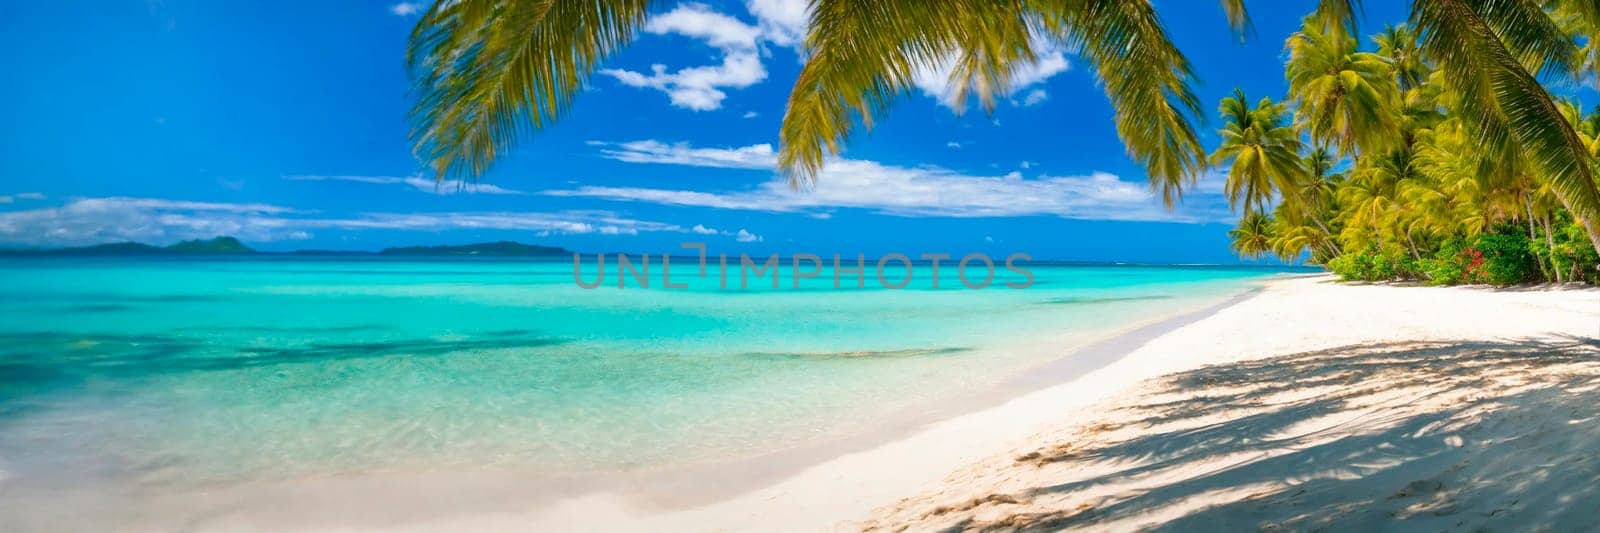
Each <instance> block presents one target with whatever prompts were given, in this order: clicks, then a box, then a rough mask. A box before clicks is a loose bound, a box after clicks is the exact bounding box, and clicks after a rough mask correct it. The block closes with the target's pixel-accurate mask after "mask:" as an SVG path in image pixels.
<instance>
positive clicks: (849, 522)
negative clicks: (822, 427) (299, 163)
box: [409, 275, 1600, 531]
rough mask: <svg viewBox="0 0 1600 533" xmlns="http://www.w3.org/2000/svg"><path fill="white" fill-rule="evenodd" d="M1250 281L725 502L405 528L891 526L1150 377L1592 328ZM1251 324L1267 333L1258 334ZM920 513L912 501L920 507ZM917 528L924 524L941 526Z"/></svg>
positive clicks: (1564, 291) (1472, 292)
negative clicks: (1045, 381)
mask: <svg viewBox="0 0 1600 533" xmlns="http://www.w3.org/2000/svg"><path fill="white" fill-rule="evenodd" d="M1264 285H1265V286H1264V287H1263V288H1262V289H1261V290H1259V291H1257V292H1255V293H1254V294H1252V295H1250V296H1249V297H1247V298H1244V299H1242V300H1241V301H1238V302H1234V303H1232V305H1227V306H1221V307H1220V308H1219V309H1215V310H1210V311H1211V312H1210V313H1208V314H1205V315H1204V316H1200V317H1197V318H1194V319H1193V320H1192V321H1187V322H1186V323H1183V324H1180V325H1177V327H1175V328H1174V329H1173V330H1170V331H1165V332H1163V334H1162V335H1158V336H1156V337H1155V338H1153V339H1149V340H1148V341H1147V342H1144V343H1142V344H1139V345H1138V346H1137V347H1135V348H1134V349H1133V350H1131V351H1129V352H1126V353H1123V354H1122V356H1121V357H1119V358H1117V359H1116V360H1114V361H1112V362H1111V363H1109V364H1107V365H1106V366H1104V367H1101V368H1098V369H1095V370H1092V371H1090V372H1088V373H1086V374H1084V375H1082V376H1079V377H1078V378H1077V379H1074V380H1071V381H1067V382H1061V383H1056V384H1054V385H1051V386H1048V387H1046V388H1044V389H1041V390H1036V391H1033V392H1030V393H1027V394H1024V395H1022V396H1019V397H1016V398H1013V399H1010V400H1008V401H1005V402H1004V403H1003V404H1002V405H999V406H994V407H990V408H987V409H983V410H980V411H977V412H973V413H968V414H964V415H960V416H956V417H953V418H950V419H947V420H943V421H940V422H937V423H934V424H930V425H928V426H925V427H923V428H921V429H919V430H918V431H917V432H915V434H913V435H910V436H907V437H905V438H902V439H899V440H896V441H894V442H890V443H886V444H884V445H881V446H878V447H875V448H872V449H870V450H865V451H862V452H857V453H852V454H847V455H843V456H840V457H837V458H834V459H832V460H830V461H828V462H826V463H823V464H820V465H815V466H812V467H809V468H807V469H805V470H804V471H802V472H800V473H799V474H796V475H794V476H792V477H789V478H787V479H785V480H783V481H782V482H780V483H778V484H776V485H772V486H769V487H765V488H762V489H759V490H756V491H752V492H750V493H747V494H743V495H741V496H739V497H737V498H734V499H730V500H724V501H720V502H717V503H714V504H711V505H706V506H701V507H696V508H692V509H684V510H677V511H671V512H665V513H658V514H643V515H641V514H638V513H637V511H636V510H634V509H630V508H629V507H628V506H627V505H626V504H625V502H623V501H621V500H619V499H616V498H614V497H608V496H605V495H588V496H584V497H580V498H576V499H572V500H569V501H567V502H565V503H563V504H561V505H558V506H556V507H555V508H547V509H541V510H538V511H532V512H528V513H501V514H495V515H482V516H476V517H468V518H462V519H453V520H447V519H441V520H438V521H434V522H429V523H426V524H411V525H409V526H410V527H409V528H410V529H415V530H473V529H514V528H515V527H516V526H517V525H518V524H528V523H537V524H540V525H541V527H548V528H553V529H572V528H577V529H585V530H601V531H621V530H635V529H640V528H647V529H652V530H671V531H679V530H751V529H760V530H782V531H816V530H834V529H859V528H861V527H864V526H885V527H887V528H889V529H895V528H896V527H898V525H904V524H906V523H914V522H912V520H914V519H915V518H916V517H918V516H921V514H919V513H913V514H911V515H901V516H899V518H903V519H908V520H904V521H893V520H891V521H888V522H880V521H878V520H879V519H880V518H881V517H874V510H879V513H878V514H880V515H881V514H882V512H881V511H882V509H885V508H890V509H892V504H894V503H895V502H897V501H902V500H903V499H905V498H908V497H911V496H915V495H918V494H925V493H930V491H931V493H934V494H940V492H939V491H941V490H942V488H943V487H947V486H949V485H950V484H952V483H956V482H958V481H959V480H958V479H957V478H955V477H951V474H952V472H956V473H964V471H963V470H962V467H963V466H965V465H969V464H973V463H975V462H977V461H980V460H983V459H984V458H996V457H998V458H999V459H998V460H999V461H1000V462H1001V463H1004V464H1009V461H1011V459H1012V458H1013V457H1016V456H1015V455H1011V454H1010V453H1009V452H1008V450H1009V451H1013V452H1014V451H1015V450H1016V449H1018V447H1019V446H1020V447H1022V448H1028V447H1029V445H1030V444H1033V441H1034V440H1035V439H1036V438H1037V437H1039V436H1040V435H1041V434H1047V433H1049V432H1051V431H1052V430H1055V429H1056V428H1061V427H1077V426H1079V425H1081V424H1082V423H1083V422H1084V421H1086V420H1093V419H1095V418H1096V417H1097V415H1101V414H1104V410H1106V409H1111V408H1113V407H1114V406H1115V405H1116V401H1117V400H1118V399H1119V397H1120V396H1121V393H1133V392H1135V391H1137V390H1139V389H1138V387H1139V386H1140V385H1141V384H1142V383H1145V382H1147V381H1149V380H1152V379H1154V378H1158V377H1161V376H1170V375H1173V374H1175V373H1180V372H1186V371H1193V370H1196V369H1202V368H1212V367H1219V365H1220V367H1222V368H1226V367H1228V366H1229V365H1233V364H1237V363H1240V362H1243V361H1252V360H1262V359H1268V358H1272V357H1276V356H1282V355H1284V354H1297V353H1306V352H1310V351H1315V350H1328V349H1338V348H1339V347H1341V346H1348V345H1352V344H1359V343H1363V342H1380V341H1385V340H1399V341H1425V340H1430V339H1486V338H1487V339H1500V340H1501V341H1502V342H1503V341H1505V340H1506V339H1521V338H1538V337H1540V336H1545V335H1552V334H1567V335H1587V336H1589V337H1591V338H1592V337H1593V336H1595V335H1597V334H1600V312H1597V311H1600V305H1597V301H1596V299H1595V298H1594V296H1596V295H1597V294H1600V291H1595V290H1593V289H1587V290H1569V289H1568V288H1544V289H1528V290H1512V291H1495V290H1484V289H1481V288H1462V287H1455V288H1438V287H1389V286H1378V285H1346V284H1339V283H1336V282H1334V281H1333V277H1332V276H1329V275H1314V276H1294V277H1286V278H1279V279H1273V280H1269V281H1267V282H1266V283H1265V284H1264ZM1574 311H1576V313H1574ZM1318 320H1324V321H1327V322H1318ZM1330 324H1331V325H1330ZM1263 325H1271V326H1273V327H1274V329H1273V330H1264V329H1263V328H1262V326H1263ZM1250 333H1254V335H1253V336H1252V335H1249V334H1250ZM1035 447H1036V446H1035ZM999 475H1001V476H1006V475H1009V474H1008V473H1004V472H1002V473H1001V474H999ZM958 477H959V475H958ZM962 496H965V494H963V495H962ZM965 501H966V500H964V499H960V498H957V499H955V500H953V501H952V500H943V501H940V503H943V504H947V505H948V504H950V503H955V504H961V503H963V502H965ZM928 508H930V507H922V509H923V512H925V511H926V510H927V509H928ZM924 525H925V526H927V527H929V528H930V529H936V528H939V527H947V526H949V525H951V524H948V523H940V524H932V523H930V524H924Z"/></svg>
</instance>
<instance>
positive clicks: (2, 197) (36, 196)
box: [0, 192, 45, 204]
mask: <svg viewBox="0 0 1600 533" xmlns="http://www.w3.org/2000/svg"><path fill="white" fill-rule="evenodd" d="M43 199H45V196H44V195H43V194H40V193H36V192H19V193H16V194H0V204H9V203H13V202H16V201H17V200H43Z"/></svg>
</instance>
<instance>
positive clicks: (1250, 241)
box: [1228, 211, 1274, 258]
mask: <svg viewBox="0 0 1600 533" xmlns="http://www.w3.org/2000/svg"><path fill="white" fill-rule="evenodd" d="M1272 225H1273V224H1272V217H1270V216H1267V214H1265V213H1260V212H1256V211H1249V212H1246V213H1245V214H1244V217H1242V218H1240V219H1239V225H1238V226H1237V227H1235V228H1233V229H1231V230H1228V238H1229V239H1231V240H1232V241H1233V244H1232V247H1233V253H1236V254H1239V256H1240V257H1249V258H1259V257H1261V256H1264V255H1267V254H1269V253H1273V252H1274V250H1273V247H1272V239H1273V228H1272Z"/></svg>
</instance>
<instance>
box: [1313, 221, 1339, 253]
mask: <svg viewBox="0 0 1600 533" xmlns="http://www.w3.org/2000/svg"><path fill="white" fill-rule="evenodd" d="M1311 221H1312V222H1315V223H1317V227H1318V228H1322V233H1323V234H1324V235H1327V236H1328V248H1331V249H1333V255H1334V256H1335V257H1337V256H1339V255H1341V254H1344V251H1343V250H1340V249H1339V243H1336V242H1333V230H1331V229H1328V225H1327V224H1323V223H1322V214H1321V213H1312V214H1311Z"/></svg>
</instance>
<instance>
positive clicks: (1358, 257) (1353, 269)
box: [1327, 250, 1416, 281]
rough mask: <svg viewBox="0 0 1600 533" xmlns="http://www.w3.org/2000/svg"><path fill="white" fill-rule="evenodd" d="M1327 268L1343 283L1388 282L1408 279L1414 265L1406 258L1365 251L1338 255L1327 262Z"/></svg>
mask: <svg viewBox="0 0 1600 533" xmlns="http://www.w3.org/2000/svg"><path fill="white" fill-rule="evenodd" d="M1327 267H1328V271H1330V272H1333V273H1334V274H1337V275H1338V276H1339V279H1342V280H1344V281H1390V280H1393V279H1396V278H1405V277H1409V273H1410V272H1412V271H1413V270H1414V269H1415V268H1416V265H1415V263H1414V262H1413V261H1411V260H1410V259H1407V258H1402V257H1390V256H1387V255H1384V254H1382V253H1378V252H1375V251H1372V250H1366V251H1361V252H1354V253H1350V252H1346V253H1344V254H1340V255H1339V257H1335V258H1333V259H1331V260H1329V261H1328V263H1327Z"/></svg>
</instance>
